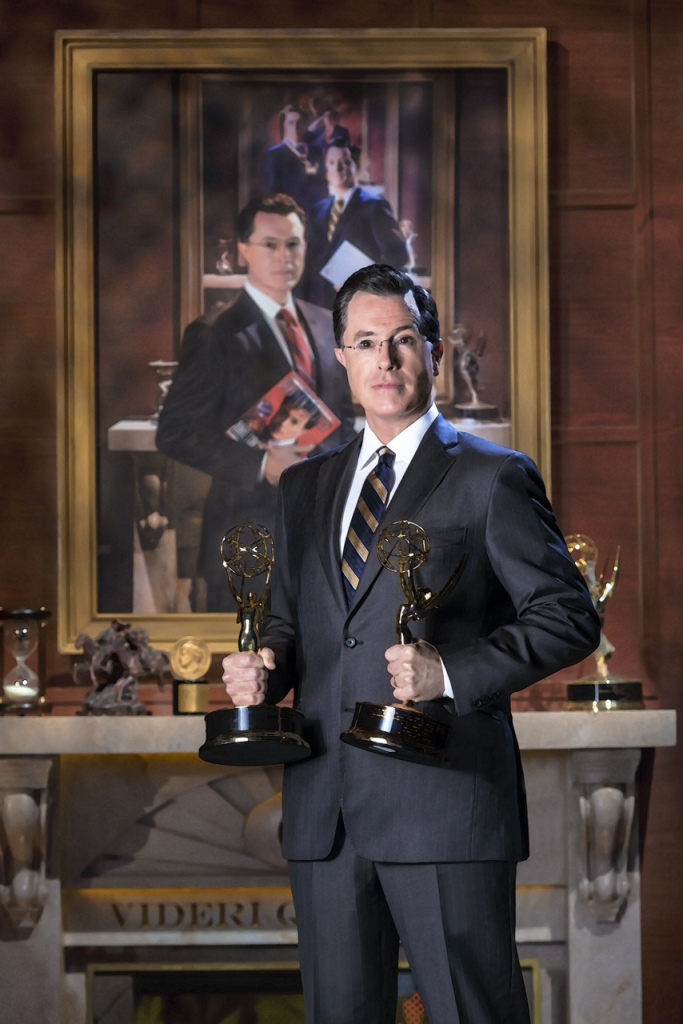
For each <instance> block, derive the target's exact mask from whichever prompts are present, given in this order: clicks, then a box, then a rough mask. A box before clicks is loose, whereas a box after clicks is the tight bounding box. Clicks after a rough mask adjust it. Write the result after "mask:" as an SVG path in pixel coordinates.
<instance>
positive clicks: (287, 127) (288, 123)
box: [282, 110, 304, 143]
mask: <svg viewBox="0 0 683 1024" xmlns="http://www.w3.org/2000/svg"><path fill="white" fill-rule="evenodd" d="M303 127H304V126H303V124H302V123H301V114H297V113H296V111H295V110H290V111H288V112H287V113H286V114H285V115H284V117H283V119H282V135H283V137H284V138H285V139H291V140H292V142H297V143H298V142H301V139H302V138H303Z"/></svg>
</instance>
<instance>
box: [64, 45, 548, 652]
mask: <svg viewBox="0 0 683 1024" xmlns="http://www.w3.org/2000/svg"><path fill="white" fill-rule="evenodd" d="M545 43H546V41H545V32H544V30H543V29H520V30H457V29H439V30H425V31H421V32H420V33H419V34H416V33H413V32H412V31H410V30H394V29H382V30H379V29H378V30H362V31H354V30H348V31H340V30H335V31H333V30H310V31H309V30H301V31H280V30H263V31H258V30H251V31H197V32H187V33H185V32H183V33H175V32H155V31H146V32H117V33H111V32H106V33H100V32H97V31H84V32H62V33H58V35H57V38H56V56H57V61H56V66H57V72H56V76H57V77H56V83H57V128H58V130H57V138H58V148H59V154H58V156H59V168H60V174H61V191H60V194H59V201H58V222H59V252H58V268H57V285H58V308H59V335H60V370H61V373H60V382H59V388H60V402H59V416H60V421H59V439H60V445H59V458H60V467H59V475H60V593H59V645H60V649H61V650H62V651H64V652H67V653H72V652H73V651H75V650H76V649H77V647H76V641H77V638H78V636H79V635H80V634H82V633H87V634H90V635H95V634H98V633H100V632H101V631H102V630H103V629H104V628H106V627H107V626H108V625H109V623H110V622H111V620H112V619H113V618H122V619H125V620H126V621H132V622H134V623H135V625H136V626H137V628H142V629H145V630H147V632H148V634H149V637H150V640H151V641H152V643H153V644H155V645H157V646H165V645H168V644H171V643H173V642H174V641H175V640H176V639H177V638H178V637H180V636H182V635H186V634H192V635H194V636H197V637H200V638H202V639H203V640H205V641H206V642H207V643H208V644H209V646H210V648H211V650H213V651H216V652H218V651H227V650H229V649H231V648H233V647H234V645H235V642H236V639H237V634H238V624H237V622H236V616H235V614H234V602H233V603H232V604H231V603H230V601H227V602H226V603H221V601H222V598H220V596H219V597H216V593H218V591H217V590H216V587H217V586H218V584H215V583H214V582H213V581H214V580H215V579H218V578H224V577H225V573H224V571H223V567H222V565H221V555H220V543H219V541H220V531H221V529H222V525H225V523H228V522H229V516H230V515H233V514H234V516H235V517H236V520H235V522H233V523H230V524H229V525H238V522H239V521H244V520H245V519H248V520H249V521H252V522H256V523H259V524H262V525H264V526H265V527H266V528H270V518H269V517H272V508H273V507H274V496H275V495H276V493H277V484H276V482H275V483H274V484H273V483H271V482H269V480H268V479H266V480H264V478H263V465H264V462H263V459H264V455H263V452H266V454H267V455H268V456H270V452H271V450H272V449H271V448H269V447H264V446H267V445H272V443H273V442H272V440H271V441H269V442H266V441H264V440H263V437H265V436H266V433H267V430H268V428H269V426H270V427H272V424H269V423H268V422H267V420H268V417H269V416H271V415H272V416H274V415H275V411H276V410H275V408H274V407H273V404H272V402H271V403H270V405H269V401H270V399H269V396H270V398H272V396H273V394H277V395H278V396H279V398H278V401H277V403H276V405H277V410H279V412H280V414H281V416H280V418H281V419H282V418H283V417H284V412H283V410H282V409H281V406H282V405H283V401H282V398H283V396H284V390H286V387H288V386H289V383H291V381H290V380H289V377H288V374H292V373H294V374H297V373H298V374H301V373H304V378H305V371H304V370H302V369H301V367H300V365H299V364H298V363H296V362H292V361H291V358H290V364H289V365H286V364H283V366H282V368H281V369H280V370H278V369H277V368H276V364H277V363H278V359H279V355H277V349H275V350H273V351H274V352H275V353H276V356H277V358H271V357H270V356H266V355H264V358H263V362H262V365H261V368H260V369H259V364H258V361H257V359H256V356H255V355H254V353H255V352H256V351H257V350H256V348H255V347H251V348H250V347H249V345H248V344H247V345H246V347H245V345H244V344H243V345H242V348H241V349H239V351H238V346H237V342H234V341H233V338H235V337H237V335H238V333H239V331H238V328H237V327H235V317H236V316H237V311H238V310H240V309H241V308H242V307H243V306H244V305H245V304H246V303H247V299H246V298H245V296H251V294H252V293H251V292H250V291H249V287H250V286H251V285H252V284H253V283H254V281H253V280H252V278H253V264H252V265H251V266H249V268H248V266H247V262H246V260H245V250H244V245H243V241H244V239H243V233H244V225H243V223H242V220H241V219H240V214H241V213H243V211H244V209H245V207H248V204H249V203H250V202H251V201H252V200H254V199H256V198H257V197H263V196H267V197H273V196H276V195H278V196H281V195H285V196H286V197H289V200H290V201H292V202H294V203H295V204H296V208H297V209H298V210H300V211H302V215H301V217H300V222H301V225H302V248H301V258H300V265H299V266H298V268H297V270H296V274H294V278H295V280H292V282H291V290H292V298H293V301H294V302H295V303H296V304H297V306H298V307H299V308H300V310H301V311H302V313H303V321H304V323H305V325H306V329H307V331H308V333H309V342H310V345H311V347H312V349H313V353H314V358H315V359H317V364H316V367H315V374H316V375H317V376H316V379H315V381H314V382H313V385H312V394H310V393H309V391H310V388H309V385H310V384H311V381H310V380H308V379H307V378H306V379H305V380H304V384H305V387H304V388H303V391H304V392H306V394H307V396H308V397H307V399H306V400H307V401H308V403H309V411H310V408H312V409H313V410H314V413H315V416H316V417H317V419H315V424H316V429H315V430H314V429H313V425H314V421H313V420H311V418H310V415H309V417H308V418H306V417H305V416H304V413H303V412H302V411H301V410H300V409H299V410H298V412H297V413H296V414H291V415H290V416H289V421H288V424H287V425H286V427H284V428H283V427H282V426H281V425H278V429H280V430H281V431H282V430H283V429H284V430H290V431H295V429H304V427H305V426H306V424H307V427H306V429H308V431H309V434H310V435H311V436H314V437H315V439H316V443H319V444H320V445H321V446H323V447H324V446H325V445H327V444H332V443H336V442H337V440H338V439H339V437H340V436H341V435H340V434H338V433H335V432H334V426H335V425H337V424H339V423H341V424H342V426H341V427H339V430H342V428H344V429H346V430H347V435H346V436H348V431H349V430H353V431H355V430H358V429H360V428H361V427H362V410H360V408H359V407H357V406H354V405H353V396H350V398H349V401H348V402H347V406H346V407H345V410H346V411H342V410H341V405H340V403H341V399H339V396H338V395H337V396H335V390H334V389H335V387H336V384H334V382H333V375H334V373H335V372H336V371H337V370H338V364H337V363H336V360H335V359H334V358H332V359H330V360H329V363H326V362H325V360H324V358H323V355H322V348H323V346H322V341H321V336H322V333H323V331H324V330H327V328H326V327H325V326H324V325H325V324H326V323H328V322H329V315H330V308H331V305H332V303H333V301H334V295H335V293H336V290H337V289H338V287H339V285H340V284H341V282H342V281H343V280H344V279H345V277H346V276H347V275H348V273H349V272H350V271H351V270H353V269H355V268H356V267H357V266H362V265H364V264H367V263H372V262H388V263H391V264H392V265H394V266H397V267H399V268H400V269H404V270H405V271H406V272H407V273H409V274H410V275H411V277H412V278H413V280H414V282H415V283H416V284H419V285H421V286H423V287H424V288H426V289H428V290H429V291H430V292H431V293H432V294H433V295H434V297H435V299H436V302H437V305H438V308H439V313H440V320H441V329H442V335H443V338H444V343H445V357H444V363H443V365H442V372H441V374H440V375H439V376H438V377H437V378H436V384H437V389H436V394H435V397H436V400H437V403H438V405H439V408H440V410H441V411H442V412H443V414H444V415H445V416H446V417H447V418H449V419H451V420H452V421H454V422H455V423H456V425H459V427H460V429H463V430H469V431H471V432H473V433H478V434H479V435H480V436H484V437H487V438H490V439H493V440H496V441H500V442H501V443H503V444H505V445H509V446H512V447H515V448H518V449H520V450H522V451H525V452H527V453H528V454H529V455H531V457H532V458H534V459H535V460H536V462H537V463H538V464H539V466H540V468H541V470H542V472H543V473H544V475H545V477H546V479H547V480H549V477H550V465H549V451H550V441H549V388H548V374H549V370H548V269H547V158H546V102H545V95H546V93H545V89H546V71H545V67H546V65H545ZM335 175H337V176H339V175H342V176H345V181H346V185H347V186H348V194H349V195H351V196H352V198H351V199H347V205H345V206H344V207H343V210H342V211H341V213H340V214H339V216H341V217H343V218H345V221H344V222H343V221H341V220H338V223H336V226H335V227H334V228H332V227H331V222H332V205H333V196H334V194H338V191H337V193H335V182H337V178H335ZM339 180H341V179H339ZM337 183H338V182H337ZM356 200H357V201H358V203H359V204H360V202H361V201H362V202H363V203H364V204H365V209H366V210H371V211H373V213H372V216H373V218H374V221H373V225H374V226H373V234H372V236H371V235H370V234H369V233H367V232H366V233H365V234H363V232H362V223H361V222H362V218H361V215H360V213H355V212H354V208H353V207H352V202H355V201H356ZM352 214H353V216H352ZM380 222H381V223H380ZM343 223H346V224H347V228H345V230H344V231H342V224H343ZM378 224H380V227H378V226H377V225H378ZM380 228H381V230H380ZM220 325H222V326H220ZM252 327H253V325H251V324H249V323H246V322H243V323H241V326H240V330H242V334H241V335H240V337H241V338H242V342H243V343H244V339H245V338H246V339H249V338H250V337H255V334H254V333H253V331H252ZM219 329H220V330H221V331H223V335H224V340H225V353H226V354H225V355H224V356H223V355H221V357H220V359H219V360H218V363H217V362H215V359H214V361H213V362H212V361H211V358H209V355H206V353H207V352H209V349H211V352H212V353H213V356H214V357H215V351H214V349H215V347H216V346H215V338H216V337H217V334H218V332H219ZM250 331H252V333H251V334H250ZM274 333H275V334H277V333H278V332H277V331H275V332H274ZM208 338H211V339H213V341H211V343H210V344H209V341H207V339H208ZM276 342H277V344H279V345H280V348H282V347H283V338H282V337H279V341H278V340H277V339H276ZM330 344H331V343H330ZM212 345H213V346H214V347H213V348H211V346H212ZM206 346H209V347H208V348H207V347H206ZM330 351H331V349H330ZM212 358H213V357H212ZM219 364H220V365H219ZM311 372H313V371H311ZM200 378H201V381H200ZM311 379H312V378H311ZM334 380H336V378H334ZM247 382H248V383H247ZM288 382H289V383H288ZM283 389H284V390H283ZM307 389H308V390H307ZM290 390H291V389H290ZM301 390H302V389H301V388H298V391H299V392H301ZM330 396H331V397H330ZM287 402H288V403H290V398H288V399H287ZM311 403H312V405H311ZM290 404H296V403H295V402H294V399H291V403H290ZM219 407H220V415H219V412H218V410H219ZM226 410H227V411H226ZM349 410H350V411H349ZM255 412H257V413H258V417H260V421H259V423H260V426H259V430H261V433H259V430H256V429H252V425H253V424H252V420H253V416H254V415H255ZM264 416H265V420H264ZM321 416H322V417H323V418H322V420H321V419H320V417H321ZM258 417H257V418H258ZM325 417H327V419H325ZM261 421H262V422H261ZM295 421H296V422H295ZM253 422H256V420H253ZM297 422H298V423H299V427H297ZM328 422H329V424H332V425H333V426H332V427H330V428H329V429H327V428H325V430H323V426H324V424H326V423H328ZM242 428H244V429H243V432H242V433H241V434H240V433H239V431H240V429H242ZM264 431H265V432H266V433H264ZM236 432H237V433H236ZM272 435H273V431H272V430H271V431H270V435H268V436H270V437H271V438H272ZM291 436H293V435H290V438H291ZM288 440H289V439H286V441H285V442H283V443H288ZM313 450H317V449H313ZM301 457H303V455H302V456H301ZM247 495H248V499H247V497H246V496H247ZM242 498H244V501H242ZM238 499H239V500H238ZM247 513H248V514H247ZM221 515H222V516H223V523H222V521H221ZM275 557H276V558H277V552H276V553H275ZM223 589H224V590H226V584H225V582H224V583H223ZM226 592H227V590H226ZM231 609H232V610H231Z"/></svg>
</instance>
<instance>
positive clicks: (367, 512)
mask: <svg viewBox="0 0 683 1024" xmlns="http://www.w3.org/2000/svg"><path fill="white" fill-rule="evenodd" d="M377 454H378V456H379V459H378V461H377V465H376V466H375V468H374V469H373V470H371V472H370V473H368V476H367V477H366V479H365V483H364V484H363V487H362V489H361V492H360V497H359V498H358V504H357V505H356V508H355V509H354V512H353V515H352V517H351V525H350V526H349V532H348V534H347V536H346V541H345V542H344V551H343V553H342V563H341V569H342V575H343V577H344V589H345V590H346V597H347V600H348V602H349V604H350V603H351V601H352V600H353V598H354V596H355V593H356V590H357V589H358V585H359V583H360V578H361V576H362V574H363V569H364V568H365V563H366V562H367V560H368V555H369V553H370V548H371V547H372V541H373V538H374V536H375V534H376V533H377V529H378V527H379V522H380V519H381V518H382V513H383V512H384V507H385V505H386V503H387V498H388V497H389V491H390V489H391V478H392V471H393V466H394V459H395V458H396V455H395V454H394V452H392V451H391V449H390V448H387V447H386V446H382V447H381V448H378V449H377Z"/></svg>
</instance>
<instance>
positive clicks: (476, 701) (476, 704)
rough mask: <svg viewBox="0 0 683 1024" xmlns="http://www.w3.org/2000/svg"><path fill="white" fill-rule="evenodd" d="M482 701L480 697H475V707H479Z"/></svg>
mask: <svg viewBox="0 0 683 1024" xmlns="http://www.w3.org/2000/svg"><path fill="white" fill-rule="evenodd" d="M483 703H484V702H483V700H482V699H481V697H477V699H476V700H475V702H474V706H475V708H480V707H481V706H482V704H483Z"/></svg>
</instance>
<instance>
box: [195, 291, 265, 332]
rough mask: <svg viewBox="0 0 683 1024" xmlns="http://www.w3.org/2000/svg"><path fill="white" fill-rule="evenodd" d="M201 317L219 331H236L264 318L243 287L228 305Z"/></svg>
mask: <svg viewBox="0 0 683 1024" xmlns="http://www.w3.org/2000/svg"><path fill="white" fill-rule="evenodd" d="M200 319H204V320H205V321H206V322H207V324H208V325H209V326H210V327H214V328H215V329H216V330H218V331H221V330H226V329H228V330H233V331H234V330H236V329H239V328H240V327H242V326H244V325H245V324H249V323H254V322H255V321H257V320H262V319H263V317H262V315H261V313H260V311H259V308H258V306H257V305H256V303H255V302H254V300H253V299H252V298H251V297H250V296H249V294H248V292H246V291H245V289H244V288H241V289H240V290H239V291H238V292H237V294H236V295H235V296H234V298H232V299H231V300H230V301H229V302H228V303H227V304H226V305H224V306H221V307H220V308H219V309H216V310H213V311H211V312H210V313H207V314H205V315H204V317H202V318H200Z"/></svg>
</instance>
